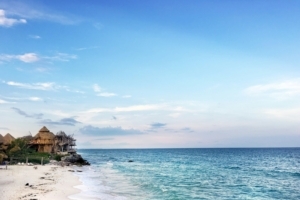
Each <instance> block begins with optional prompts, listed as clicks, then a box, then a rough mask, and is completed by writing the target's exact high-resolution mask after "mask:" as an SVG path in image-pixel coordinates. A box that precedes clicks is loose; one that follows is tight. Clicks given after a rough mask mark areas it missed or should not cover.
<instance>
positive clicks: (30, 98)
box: [28, 97, 43, 101]
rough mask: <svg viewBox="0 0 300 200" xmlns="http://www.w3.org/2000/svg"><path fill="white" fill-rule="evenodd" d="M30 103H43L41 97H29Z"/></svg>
mask: <svg viewBox="0 0 300 200" xmlns="http://www.w3.org/2000/svg"><path fill="white" fill-rule="evenodd" d="M28 99H29V100H30V101H43V99H41V98H40V97H29V98H28Z"/></svg>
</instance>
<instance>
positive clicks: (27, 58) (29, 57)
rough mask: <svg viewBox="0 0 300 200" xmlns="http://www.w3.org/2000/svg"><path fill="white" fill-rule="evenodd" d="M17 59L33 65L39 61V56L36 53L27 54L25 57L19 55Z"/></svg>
mask: <svg viewBox="0 0 300 200" xmlns="http://www.w3.org/2000/svg"><path fill="white" fill-rule="evenodd" d="M17 59H19V60H21V61H23V62H25V63H32V62H36V61H38V60H39V58H38V56H37V55H36V54H35V53H25V54H23V55H18V56H17Z"/></svg>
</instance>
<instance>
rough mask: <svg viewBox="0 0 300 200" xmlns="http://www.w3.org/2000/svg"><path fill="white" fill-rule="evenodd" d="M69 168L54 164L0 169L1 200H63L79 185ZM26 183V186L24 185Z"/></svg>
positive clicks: (75, 191) (76, 191) (77, 191)
mask: <svg viewBox="0 0 300 200" xmlns="http://www.w3.org/2000/svg"><path fill="white" fill-rule="evenodd" d="M69 170H72V168H71V167H61V166H56V165H45V166H41V165H38V166H37V169H34V167H33V166H25V165H24V166H23V165H12V166H10V165H9V166H8V168H7V170H6V169H5V166H0V196H1V199H3V200H17V199H22V200H30V199H31V200H33V199H39V200H54V199H59V200H64V199H70V198H68V196H70V195H72V194H76V193H79V192H80V190H79V189H76V188H74V186H76V185H80V184H81V182H80V181H79V179H78V177H76V176H75V175H74V174H73V172H71V171H69ZM27 183H28V186H26V184H27Z"/></svg>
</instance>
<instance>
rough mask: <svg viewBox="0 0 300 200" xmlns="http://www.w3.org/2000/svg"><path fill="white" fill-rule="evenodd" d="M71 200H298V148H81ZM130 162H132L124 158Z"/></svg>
mask: <svg viewBox="0 0 300 200" xmlns="http://www.w3.org/2000/svg"><path fill="white" fill-rule="evenodd" d="M79 153H80V154H81V155H82V156H83V157H84V158H85V159H87V160H88V161H89V162H90V163H91V164H92V165H91V166H88V167H83V168H82V170H83V172H81V173H77V175H78V176H79V177H80V180H81V181H82V183H83V184H82V185H80V186H77V188H79V189H81V193H80V194H77V195H73V196H71V198H72V199H78V200H79V199H80V200H81V199H95V200H97V199H101V200H111V199H114V200H181V199H182V200H193V199H213V200H218V199H222V200H223V199H226V200H227V199H228V200H234V199H259V200H267V199H268V200H269V199H295V200H296V199H297V200H299V199H300V148H261V149H260V148H245V149H244V148H236V149H235V148H228V149H227V148H225V149H222V148H220V149H123V150H122V149H118V150H103V149H97V150H95V149H94V150H87V149H85V150H79ZM129 160H132V161H133V162H128V161H129Z"/></svg>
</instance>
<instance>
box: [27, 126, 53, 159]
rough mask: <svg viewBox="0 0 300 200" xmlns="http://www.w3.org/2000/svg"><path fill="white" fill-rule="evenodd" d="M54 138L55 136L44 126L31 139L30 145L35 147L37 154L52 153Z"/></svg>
mask: <svg viewBox="0 0 300 200" xmlns="http://www.w3.org/2000/svg"><path fill="white" fill-rule="evenodd" d="M54 138H55V135H54V134H53V133H52V132H50V131H49V130H48V129H47V127H45V126H44V127H43V128H41V129H40V131H39V132H38V133H37V134H36V135H35V136H34V137H33V139H32V140H31V142H30V144H31V145H33V146H35V147H36V149H37V151H38V152H48V153H51V152H52V151H53V146H54Z"/></svg>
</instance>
